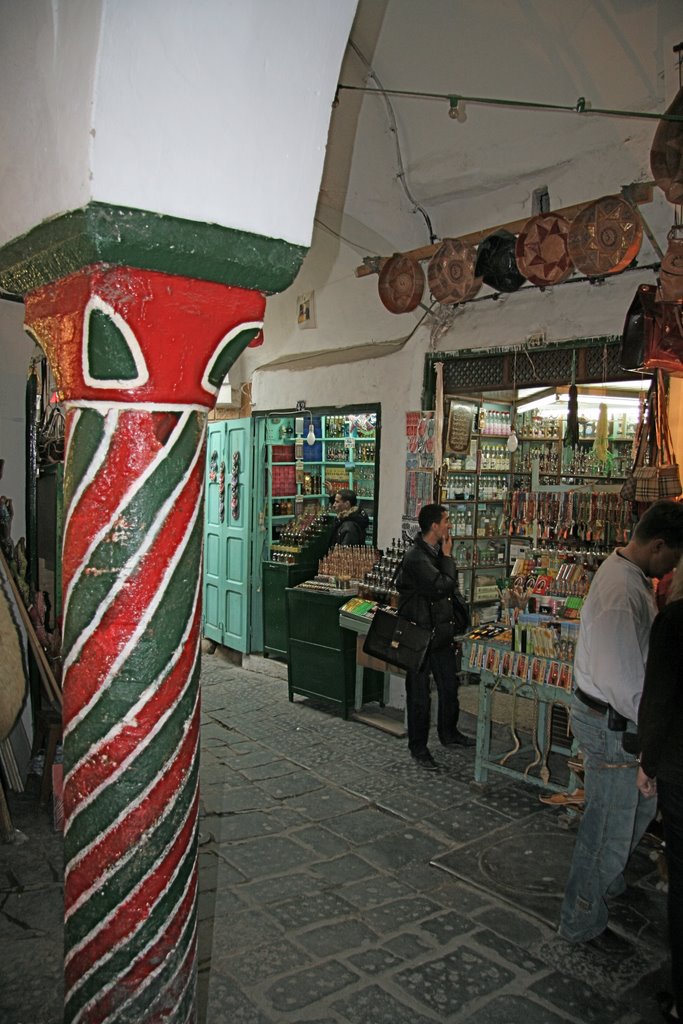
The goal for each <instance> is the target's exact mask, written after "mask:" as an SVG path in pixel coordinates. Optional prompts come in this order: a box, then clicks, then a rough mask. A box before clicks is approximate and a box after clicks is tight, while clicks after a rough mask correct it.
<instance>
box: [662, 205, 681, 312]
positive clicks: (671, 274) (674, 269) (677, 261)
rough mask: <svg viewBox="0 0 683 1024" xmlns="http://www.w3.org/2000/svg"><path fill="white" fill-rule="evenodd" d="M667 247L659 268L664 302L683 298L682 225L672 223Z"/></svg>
mask: <svg viewBox="0 0 683 1024" xmlns="http://www.w3.org/2000/svg"><path fill="white" fill-rule="evenodd" d="M668 238H669V247H668V249H667V250H666V253H665V254H664V259H663V260H662V265H661V267H660V269H659V283H660V286H661V290H662V299H663V301H664V302H677V301H680V300H681V299H683V225H681V224H674V226H673V227H672V228H671V231H670V232H669V235H668Z"/></svg>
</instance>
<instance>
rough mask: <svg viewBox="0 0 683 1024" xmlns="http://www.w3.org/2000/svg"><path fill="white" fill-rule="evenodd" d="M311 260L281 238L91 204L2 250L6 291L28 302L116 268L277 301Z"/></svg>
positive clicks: (1, 280)
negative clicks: (89, 270)
mask: <svg viewBox="0 0 683 1024" xmlns="http://www.w3.org/2000/svg"><path fill="white" fill-rule="evenodd" d="M306 252H307V248H306V246H302V245H295V244H294V243H292V242H287V241H285V240H284V239H282V238H267V237H266V236H265V235H257V234H253V233H251V232H249V231H238V230H236V229H235V228H226V227H221V226H220V225H218V224H204V223H202V222H201V221H193V220H185V219H184V218H181V217H167V216H164V215H163V214H161V213H154V212H150V211H148V210H136V209H132V208H131V207H125V206H124V207H122V206H108V205H107V204H106V203H89V204H88V205H87V206H85V207H83V208H82V209H80V210H72V211H70V212H69V213H65V214H63V215H62V216H60V217H55V218H53V219H52V220H48V221H44V222H43V223H42V224H39V225H38V226H37V227H35V228H33V229H32V230H31V231H29V232H27V234H25V235H21V236H20V237H19V238H15V239H13V240H12V241H11V242H8V243H7V245H5V246H3V247H2V248H1V249H0V288H1V289H3V290H4V291H6V292H9V293H10V295H16V296H23V295H26V294H27V292H31V291H34V290H35V289H36V288H40V287H41V286H42V285H45V284H48V282H50V281H58V280H59V279H60V278H62V277H66V276H67V275H68V274H73V273H75V272H76V271H78V270H81V269H82V268H83V267H87V266H90V265H91V264H93V263H111V264H113V265H115V266H126V267H140V268H142V269H145V270H158V271H161V272H162V273H166V274H179V275H180V276H181V277H194V278H197V279H199V280H202V281H216V282H217V283H219V284H228V285H233V286H235V287H238V288H249V289H253V290H255V291H260V292H266V293H274V292H281V291H284V289H285V288H288V287H289V286H290V284H291V283H292V282H293V280H294V278H295V277H296V275H297V274H298V272H299V268H300V267H301V264H302V262H303V258H304V256H305V255H306Z"/></svg>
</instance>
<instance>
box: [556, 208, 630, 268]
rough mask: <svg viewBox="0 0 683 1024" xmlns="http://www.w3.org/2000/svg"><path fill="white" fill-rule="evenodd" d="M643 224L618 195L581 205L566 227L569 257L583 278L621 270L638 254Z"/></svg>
mask: <svg viewBox="0 0 683 1024" xmlns="http://www.w3.org/2000/svg"><path fill="white" fill-rule="evenodd" d="M642 240H643V224H642V221H641V219H640V216H639V215H638V211H637V210H636V209H634V207H633V206H631V205H630V203H627V202H626V200H625V199H622V198H621V196H603V197H602V198H601V199H596V200H595V202H593V203H589V204H588V206H585V207H584V208H583V210H582V211H581V213H579V214H577V215H576V217H575V218H574V220H573V221H572V223H571V225H570V228H569V238H568V245H569V255H570V256H571V258H572V260H573V262H574V266H575V267H576V269H577V270H579V271H580V272H581V273H582V274H585V275H586V276H587V277H603V276H604V275H606V274H618V273H619V271H620V270H625V269H626V267H628V266H629V265H630V264H631V263H632V262H633V260H634V259H635V258H636V256H637V255H638V253H639V252H640V245H641V242H642Z"/></svg>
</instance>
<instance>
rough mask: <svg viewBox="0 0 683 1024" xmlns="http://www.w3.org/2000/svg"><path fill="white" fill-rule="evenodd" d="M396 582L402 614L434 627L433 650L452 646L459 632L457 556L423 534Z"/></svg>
mask: <svg viewBox="0 0 683 1024" xmlns="http://www.w3.org/2000/svg"><path fill="white" fill-rule="evenodd" d="M396 586H397V589H398V592H399V603H398V610H399V612H400V614H401V615H403V616H405V618H407V619H410V621H411V622H416V623H417V624H418V626H425V627H426V628H428V629H434V639H433V641H432V645H431V646H432V650H439V649H440V648H443V647H448V645H449V644H450V643H452V641H453V636H454V633H455V620H454V615H453V600H452V598H453V595H454V593H455V592H456V590H457V589H458V573H457V570H456V568H455V562H454V561H453V559H452V558H450V557H448V556H447V555H443V554H441V552H440V551H439V553H438V554H437V553H436V552H435V551H434V550H433V548H431V547H430V546H429V544H427V543H426V542H425V541H424V540H423V539H422V537H421V536H419V537H418V538H417V539H416V540H415V543H414V544H413V546H412V547H411V548H409V549H408V551H407V552H406V554H405V556H404V558H403V563H402V565H401V569H400V571H399V574H398V579H397V581H396Z"/></svg>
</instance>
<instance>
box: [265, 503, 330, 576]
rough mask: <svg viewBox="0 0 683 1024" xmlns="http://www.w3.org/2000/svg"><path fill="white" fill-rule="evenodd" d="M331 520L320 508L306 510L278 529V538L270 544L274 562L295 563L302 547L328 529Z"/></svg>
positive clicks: (271, 556)
mask: <svg viewBox="0 0 683 1024" xmlns="http://www.w3.org/2000/svg"><path fill="white" fill-rule="evenodd" d="M328 524H329V520H328V518H327V516H326V515H324V514H323V513H320V511H319V510H318V509H316V510H314V511H306V512H304V513H303V514H302V515H300V516H297V517H296V518H295V519H292V520H291V522H289V523H286V524H284V525H283V526H281V527H280V528H279V530H278V534H277V540H276V541H275V542H274V543H273V544H271V546H270V558H271V561H272V562H284V563H285V564H287V565H293V564H294V563H295V562H296V561H297V556H298V555H299V554H300V553H301V551H302V549H303V548H304V547H305V546H306V545H307V544H309V543H310V542H311V541H312V540H313V539H314V538H315V537H317V536H319V535H320V534H321V533H323V532H324V530H326V529H327V527H328Z"/></svg>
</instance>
